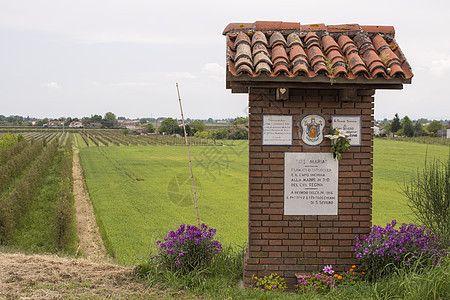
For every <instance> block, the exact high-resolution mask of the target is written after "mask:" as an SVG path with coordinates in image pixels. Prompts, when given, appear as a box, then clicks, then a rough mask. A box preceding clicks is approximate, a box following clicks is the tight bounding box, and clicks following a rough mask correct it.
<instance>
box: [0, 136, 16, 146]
mask: <svg viewBox="0 0 450 300" xmlns="http://www.w3.org/2000/svg"><path fill="white" fill-rule="evenodd" d="M16 142H17V137H16V136H15V135H14V134H11V133H5V134H3V135H0V150H2V149H4V148H9V147H11V146H12V145H14V144H15V143H16Z"/></svg>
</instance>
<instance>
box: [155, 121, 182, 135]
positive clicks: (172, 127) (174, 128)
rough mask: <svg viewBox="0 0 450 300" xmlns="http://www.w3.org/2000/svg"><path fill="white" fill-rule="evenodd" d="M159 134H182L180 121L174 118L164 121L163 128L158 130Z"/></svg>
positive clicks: (160, 127)
mask: <svg viewBox="0 0 450 300" xmlns="http://www.w3.org/2000/svg"><path fill="white" fill-rule="evenodd" d="M158 132H159V133H168V134H175V133H179V132H180V126H178V121H177V120H175V119H172V118H167V119H165V120H164V121H162V123H161V126H159V129H158Z"/></svg>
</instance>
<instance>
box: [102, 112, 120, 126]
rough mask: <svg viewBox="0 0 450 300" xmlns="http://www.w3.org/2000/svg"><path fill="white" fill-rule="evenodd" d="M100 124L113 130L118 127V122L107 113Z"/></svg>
mask: <svg viewBox="0 0 450 300" xmlns="http://www.w3.org/2000/svg"><path fill="white" fill-rule="evenodd" d="M102 124H103V126H104V127H106V128H115V127H117V126H118V125H119V122H118V121H117V119H116V115H115V114H113V113H112V112H107V113H106V114H105V117H104V118H103V122H102Z"/></svg>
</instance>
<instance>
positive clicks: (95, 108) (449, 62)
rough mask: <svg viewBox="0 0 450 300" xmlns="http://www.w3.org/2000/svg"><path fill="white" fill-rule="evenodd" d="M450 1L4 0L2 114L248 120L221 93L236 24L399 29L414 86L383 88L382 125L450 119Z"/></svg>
mask: <svg viewBox="0 0 450 300" xmlns="http://www.w3.org/2000/svg"><path fill="white" fill-rule="evenodd" d="M449 3H450V2H447V1H444V0H442V1H433V0H428V1H414V0H410V1H398V0H396V1H392V0H390V1H385V0H381V1H380V0H378V1H368V2H366V1H354V0H352V1H342V0H341V1H328V0H322V1H299V0H296V1H281V0H280V1H273V0H272V1H234V0H227V1H212V0H209V1H195V0H194V1H151V0H127V1H125V0H123V1H118V0H102V1H97V0H77V1H65V0H39V1H37V0H30V1H24V0H0V114H2V115H6V116H9V115H22V116H32V117H38V118H43V117H62V116H64V117H69V116H70V117H83V116H90V115H91V114H100V115H104V114H105V113H106V112H108V111H112V112H114V113H115V114H116V115H117V116H125V117H129V118H137V117H158V116H166V117H177V118H179V117H180V112H179V107H178V98H177V93H176V87H175V83H176V82H178V83H179V85H180V88H181V97H182V100H183V106H184V111H185V117H190V118H209V117H212V118H228V117H231V118H233V117H237V116H245V115H246V113H247V110H246V105H247V95H246V94H232V93H231V92H230V91H229V90H227V89H225V37H224V36H223V35H222V31H223V29H224V28H225V26H226V25H227V24H228V23H231V22H254V21H258V20H264V21H286V22H287V21H291V22H300V23H302V24H312V23H325V24H327V25H337V24H351V23H358V24H361V25H393V26H394V27H395V30H396V40H397V42H398V43H399V45H400V47H401V49H402V50H403V52H404V53H405V56H406V58H407V59H408V61H409V63H410V64H411V66H412V69H413V72H414V77H413V80H412V85H405V86H404V89H403V90H378V91H377V92H376V98H375V118H376V119H383V118H388V119H392V118H393V116H394V114H395V113H396V112H397V113H399V115H400V117H403V116H405V115H408V116H409V117H410V118H411V119H417V118H422V117H424V118H428V119H450V97H449V92H450V88H449V87H450V39H449V37H448V36H449V35H448V29H449V28H450V18H449V11H450V4H449Z"/></svg>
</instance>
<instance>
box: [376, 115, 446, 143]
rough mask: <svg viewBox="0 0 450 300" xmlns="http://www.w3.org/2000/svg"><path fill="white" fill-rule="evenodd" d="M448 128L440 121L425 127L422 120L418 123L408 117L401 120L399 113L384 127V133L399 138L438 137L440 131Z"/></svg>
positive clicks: (432, 122)
mask: <svg viewBox="0 0 450 300" xmlns="http://www.w3.org/2000/svg"><path fill="white" fill-rule="evenodd" d="M445 128H446V126H445V125H444V124H442V123H441V122H439V121H436V120H434V121H431V122H429V123H428V124H426V125H425V126H424V124H422V122H421V120H417V121H416V122H413V121H411V119H410V118H409V117H408V116H405V117H403V119H400V117H399V116H398V113H396V114H395V116H394V119H392V120H391V121H388V122H386V123H385V125H384V126H383V128H382V129H383V131H384V133H385V134H387V135H389V134H391V133H392V134H394V135H397V136H407V137H414V136H431V137H436V136H437V135H438V131H439V130H442V129H445Z"/></svg>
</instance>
